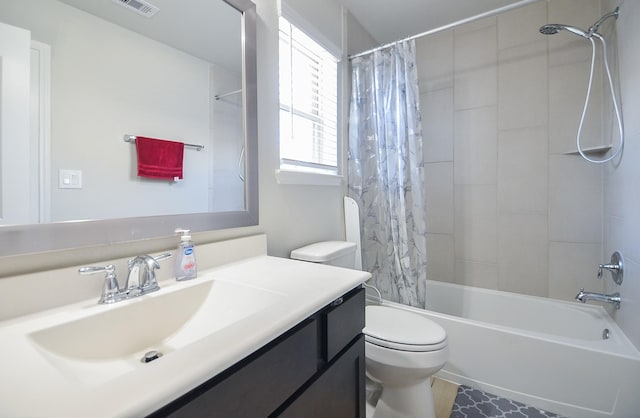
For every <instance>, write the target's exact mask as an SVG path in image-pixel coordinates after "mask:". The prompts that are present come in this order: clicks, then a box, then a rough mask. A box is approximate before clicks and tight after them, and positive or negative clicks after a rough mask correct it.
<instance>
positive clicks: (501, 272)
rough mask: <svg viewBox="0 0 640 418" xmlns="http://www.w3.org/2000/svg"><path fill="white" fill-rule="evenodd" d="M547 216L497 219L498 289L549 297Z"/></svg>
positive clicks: (502, 216)
mask: <svg viewBox="0 0 640 418" xmlns="http://www.w3.org/2000/svg"><path fill="white" fill-rule="evenodd" d="M547 252H548V239H547V216H546V214H543V215H540V214H530V213H519V214H500V215H499V217H498V289H499V290H504V291H507V292H516V293H524V294H527V295H536V296H547V293H548V291H547V282H548V280H547V277H548V273H547V271H548V262H547Z"/></svg>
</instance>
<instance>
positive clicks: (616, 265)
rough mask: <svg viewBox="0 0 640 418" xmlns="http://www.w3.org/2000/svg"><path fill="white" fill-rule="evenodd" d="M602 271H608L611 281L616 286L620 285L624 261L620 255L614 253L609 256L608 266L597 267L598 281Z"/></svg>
mask: <svg viewBox="0 0 640 418" xmlns="http://www.w3.org/2000/svg"><path fill="white" fill-rule="evenodd" d="M604 270H609V271H610V272H611V279H613V281H614V282H615V283H616V284H617V285H620V284H622V277H623V274H624V260H623V259H622V254H620V253H619V252H618V251H616V252H614V253H613V255H611V261H610V262H609V264H600V265H598V275H597V277H598V279H601V278H602V274H603V273H602V272H603V271H604Z"/></svg>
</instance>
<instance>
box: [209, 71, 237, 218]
mask: <svg viewBox="0 0 640 418" xmlns="http://www.w3.org/2000/svg"><path fill="white" fill-rule="evenodd" d="M241 89H242V74H241V73H238V72H236V71H232V70H228V69H226V68H224V67H221V66H219V65H215V64H212V65H211V93H210V97H216V96H224V94H228V93H232V92H235V91H239V90H241ZM242 138H243V124H242V94H241V92H238V93H234V94H230V95H228V96H224V97H221V98H220V99H218V100H215V99H214V100H212V102H211V143H212V146H213V147H212V149H211V163H210V164H211V167H213V172H212V178H211V186H210V191H209V210H210V211H211V212H224V211H232V210H243V209H244V208H245V207H246V205H245V198H244V181H243V180H242V178H241V176H242V177H244V163H245V161H246V159H245V158H244V156H243V155H244V154H243V150H244V148H243V143H244V141H243V140H242Z"/></svg>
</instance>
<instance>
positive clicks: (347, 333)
mask: <svg viewBox="0 0 640 418" xmlns="http://www.w3.org/2000/svg"><path fill="white" fill-rule="evenodd" d="M338 301H339V303H336V302H338ZM338 301H335V302H334V303H333V304H332V305H333V306H332V307H330V308H329V309H327V310H326V311H325V314H324V317H325V327H326V330H325V333H326V344H327V345H326V358H325V361H331V360H332V359H333V357H334V356H335V355H336V354H338V353H339V352H341V351H342V350H343V349H344V348H345V347H346V346H347V345H348V344H349V343H350V342H351V341H352V340H353V339H354V338H355V337H356V336H358V335H359V334H360V333H362V329H363V328H364V325H365V321H364V289H363V288H360V289H357V290H354V291H352V292H350V293H349V294H347V295H345V296H344V297H342V298H339V299H338Z"/></svg>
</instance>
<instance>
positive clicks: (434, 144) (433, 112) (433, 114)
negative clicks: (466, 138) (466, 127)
mask: <svg viewBox="0 0 640 418" xmlns="http://www.w3.org/2000/svg"><path fill="white" fill-rule="evenodd" d="M420 108H421V112H422V143H423V147H422V150H423V153H424V161H425V162H428V163H430V162H441V161H453V88H447V89H442V90H435V91H430V92H426V93H424V92H423V93H422V94H420Z"/></svg>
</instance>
